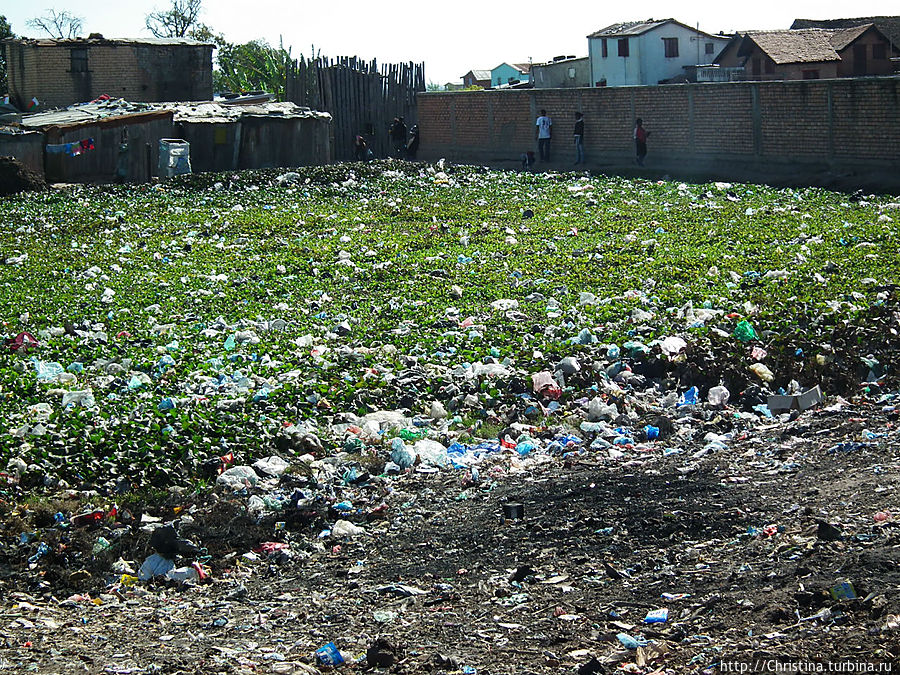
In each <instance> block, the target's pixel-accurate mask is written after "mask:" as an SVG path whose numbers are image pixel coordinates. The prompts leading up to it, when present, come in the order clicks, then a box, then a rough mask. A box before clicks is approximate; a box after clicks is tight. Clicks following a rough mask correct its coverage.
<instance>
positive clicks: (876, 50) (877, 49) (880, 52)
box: [872, 43, 887, 61]
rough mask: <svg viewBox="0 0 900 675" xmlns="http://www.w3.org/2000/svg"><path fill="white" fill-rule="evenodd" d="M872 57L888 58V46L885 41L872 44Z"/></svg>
mask: <svg viewBox="0 0 900 675" xmlns="http://www.w3.org/2000/svg"><path fill="white" fill-rule="evenodd" d="M872 58H873V59H874V60H876V61H884V60H885V59H886V58H887V46H886V45H885V44H883V43H882V44H880V45H872Z"/></svg>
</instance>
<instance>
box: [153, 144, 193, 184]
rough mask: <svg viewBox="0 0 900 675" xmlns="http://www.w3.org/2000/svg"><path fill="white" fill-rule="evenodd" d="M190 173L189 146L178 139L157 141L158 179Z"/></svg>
mask: <svg viewBox="0 0 900 675" xmlns="http://www.w3.org/2000/svg"><path fill="white" fill-rule="evenodd" d="M185 173H191V144H190V143H188V142H187V141H183V140H181V139H180V138H160V139H159V177H160V178H171V177H172V176H180V175H181V174H185Z"/></svg>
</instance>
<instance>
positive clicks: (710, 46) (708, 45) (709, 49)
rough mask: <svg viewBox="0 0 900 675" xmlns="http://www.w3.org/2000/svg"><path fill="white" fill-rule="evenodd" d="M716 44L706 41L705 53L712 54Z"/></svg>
mask: <svg viewBox="0 0 900 675" xmlns="http://www.w3.org/2000/svg"><path fill="white" fill-rule="evenodd" d="M715 49H716V46H715V45H714V44H713V43H712V42H707V43H706V53H707V54H713V53H714V52H715Z"/></svg>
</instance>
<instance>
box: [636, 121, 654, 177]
mask: <svg viewBox="0 0 900 675" xmlns="http://www.w3.org/2000/svg"><path fill="white" fill-rule="evenodd" d="M649 135H650V132H649V131H647V130H646V129H644V120H642V119H641V118H640V117H638V118H637V120H636V121H635V125H634V147H635V151H636V152H637V163H638V166H644V157H646V156H647V136H649Z"/></svg>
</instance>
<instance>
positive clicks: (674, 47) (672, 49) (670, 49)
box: [662, 38, 678, 59]
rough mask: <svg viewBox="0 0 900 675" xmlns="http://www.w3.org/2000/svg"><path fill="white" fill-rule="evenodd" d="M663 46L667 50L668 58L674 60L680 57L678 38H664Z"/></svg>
mask: <svg viewBox="0 0 900 675" xmlns="http://www.w3.org/2000/svg"><path fill="white" fill-rule="evenodd" d="M662 41H663V46H664V47H665V50H666V58H667V59H674V58H677V57H678V38H663V39H662Z"/></svg>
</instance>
